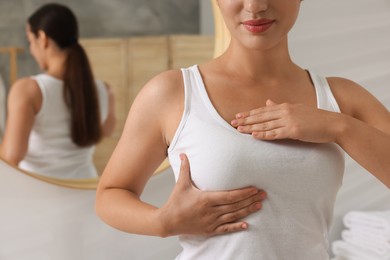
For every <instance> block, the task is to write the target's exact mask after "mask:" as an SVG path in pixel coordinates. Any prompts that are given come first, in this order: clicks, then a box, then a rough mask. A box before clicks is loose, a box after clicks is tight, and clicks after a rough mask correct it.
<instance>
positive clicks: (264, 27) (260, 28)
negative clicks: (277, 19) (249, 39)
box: [244, 22, 274, 33]
mask: <svg viewBox="0 0 390 260" xmlns="http://www.w3.org/2000/svg"><path fill="white" fill-rule="evenodd" d="M273 24H274V22H270V23H266V24H261V25H250V24H244V27H245V29H247V30H248V31H250V32H251V33H263V32H266V31H268V29H269V28H270V27H271V26H272V25H273Z"/></svg>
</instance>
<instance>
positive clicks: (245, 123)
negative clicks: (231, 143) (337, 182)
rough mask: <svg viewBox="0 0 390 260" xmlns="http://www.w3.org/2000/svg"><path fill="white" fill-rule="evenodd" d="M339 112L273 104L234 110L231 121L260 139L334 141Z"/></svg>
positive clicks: (313, 141)
mask: <svg viewBox="0 0 390 260" xmlns="http://www.w3.org/2000/svg"><path fill="white" fill-rule="evenodd" d="M341 119H342V114H340V113H335V112H330V111H326V110H321V109H317V108H313V107H309V106H307V105H304V104H289V103H283V104H276V103H274V102H273V101H271V100H267V102H266V106H265V107H262V108H258V109H254V110H251V111H248V112H242V113H238V114H237V115H236V119H234V120H232V122H231V124H232V125H233V126H234V127H236V128H237V130H238V131H239V132H241V133H247V134H252V136H253V137H255V138H256V139H260V140H276V139H294V140H300V141H305V142H311V143H328V142H334V141H336V138H337V132H338V130H339V126H340V125H341V124H340V122H341V121H340V120H341Z"/></svg>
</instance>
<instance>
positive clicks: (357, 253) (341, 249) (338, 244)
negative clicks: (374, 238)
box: [332, 240, 390, 260]
mask: <svg viewBox="0 0 390 260" xmlns="http://www.w3.org/2000/svg"><path fill="white" fill-rule="evenodd" d="M332 252H333V254H334V255H335V256H336V257H338V258H341V259H343V258H345V259H348V260H390V258H386V257H380V256H378V255H376V254H373V253H371V252H370V251H368V250H366V249H363V248H360V247H358V246H354V245H351V244H349V243H347V242H345V241H343V240H338V241H334V242H333V243H332Z"/></svg>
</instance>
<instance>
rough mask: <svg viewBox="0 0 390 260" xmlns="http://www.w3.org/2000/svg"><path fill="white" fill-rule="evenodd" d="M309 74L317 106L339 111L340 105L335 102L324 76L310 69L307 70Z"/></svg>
mask: <svg viewBox="0 0 390 260" xmlns="http://www.w3.org/2000/svg"><path fill="white" fill-rule="evenodd" d="M309 74H310V77H311V80H312V82H313V85H314V87H315V91H316V95H317V107H318V108H319V109H324V110H328V111H333V112H338V113H340V112H341V111H340V107H339V105H338V104H337V101H336V98H335V97H334V95H333V93H332V90H331V88H330V86H329V83H328V81H327V80H326V78H325V77H323V76H319V75H317V74H315V73H314V72H312V71H309Z"/></svg>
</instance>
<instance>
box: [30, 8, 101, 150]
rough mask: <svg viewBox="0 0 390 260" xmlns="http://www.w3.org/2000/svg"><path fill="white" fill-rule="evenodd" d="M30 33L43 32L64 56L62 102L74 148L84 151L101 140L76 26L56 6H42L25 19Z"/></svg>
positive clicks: (66, 11) (94, 94)
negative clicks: (63, 102) (65, 54)
mask: <svg viewBox="0 0 390 260" xmlns="http://www.w3.org/2000/svg"><path fill="white" fill-rule="evenodd" d="M28 24H29V25H30V29H31V32H32V33H34V34H35V35H36V36H38V32H39V31H40V30H41V31H44V32H45V34H46V35H47V36H48V37H49V38H51V39H52V40H53V41H55V42H56V44H57V45H58V46H59V47H60V48H61V49H63V50H66V51H67V52H68V57H67V60H66V65H65V74H64V78H63V81H64V99H65V103H66V104H67V106H68V108H69V110H70V113H71V135H72V140H73V142H74V143H75V144H77V145H78V146H81V147H86V146H90V145H93V144H95V143H97V142H98V141H99V140H100V139H101V136H102V130H101V123H100V111H99V100H98V93H97V88H96V86H95V81H94V77H93V74H92V70H91V66H90V64H89V61H88V57H87V55H86V53H85V51H84V49H83V48H82V46H81V45H80V44H79V43H78V26H77V20H76V17H75V15H74V14H73V12H72V11H71V10H70V9H69V8H68V7H66V6H64V5H60V4H46V5H44V6H42V7H41V8H39V9H38V10H37V11H36V12H35V13H34V14H33V15H32V16H31V17H30V18H29V19H28Z"/></svg>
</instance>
